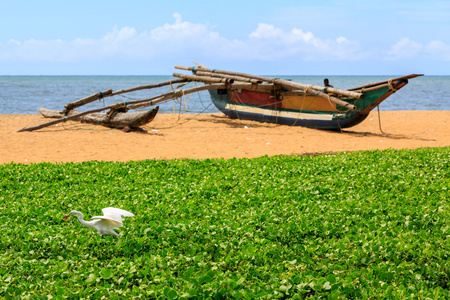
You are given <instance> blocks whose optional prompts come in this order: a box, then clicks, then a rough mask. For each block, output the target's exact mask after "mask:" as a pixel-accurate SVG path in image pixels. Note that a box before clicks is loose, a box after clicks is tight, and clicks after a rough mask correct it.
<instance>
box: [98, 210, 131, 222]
mask: <svg viewBox="0 0 450 300" xmlns="http://www.w3.org/2000/svg"><path fill="white" fill-rule="evenodd" d="M102 212H103V215H104V216H105V217H111V218H113V219H114V220H117V221H119V222H122V217H134V214H132V213H130V212H129V211H126V210H124V209H120V208H115V207H107V208H104V209H102Z"/></svg>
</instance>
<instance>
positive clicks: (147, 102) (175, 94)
mask: <svg viewBox="0 0 450 300" xmlns="http://www.w3.org/2000/svg"><path fill="white" fill-rule="evenodd" d="M180 80H181V79H180ZM185 81H186V80H184V79H183V82H185ZM172 82H174V81H172ZM230 84H232V83H213V84H210V85H202V86H195V87H192V88H188V89H185V90H175V91H172V92H167V93H164V94H161V95H158V96H155V97H151V98H147V99H141V100H133V101H128V102H119V103H115V104H112V105H108V106H105V107H101V108H96V109H91V110H88V111H84V112H80V113H78V114H73V115H70V116H65V117H62V118H60V119H56V120H53V121H50V122H47V123H44V124H40V125H36V126H31V127H25V128H22V129H20V130H19V131H18V132H24V131H34V130H38V129H42V128H45V127H48V126H51V125H55V124H58V123H62V122H66V121H69V120H72V119H77V118H80V117H82V116H84V115H87V114H92V113H97V112H101V111H104V110H108V109H111V110H117V109H120V108H129V109H136V108H139V107H146V106H151V105H156V104H158V103H160V102H163V101H167V100H170V99H173V98H179V97H182V96H183V95H187V94H192V93H196V92H200V91H206V90H212V89H224V88H226V87H227V86H229V85H230ZM232 86H233V88H247V89H252V84H251V83H237V84H232ZM264 86H265V87H266V88H268V89H270V88H273V85H270V86H267V85H263V87H264Z"/></svg>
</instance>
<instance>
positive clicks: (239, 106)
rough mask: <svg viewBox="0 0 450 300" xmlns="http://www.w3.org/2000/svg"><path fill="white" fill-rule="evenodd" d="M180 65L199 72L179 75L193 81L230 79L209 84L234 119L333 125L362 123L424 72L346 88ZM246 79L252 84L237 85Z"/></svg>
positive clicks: (220, 105)
mask: <svg viewBox="0 0 450 300" xmlns="http://www.w3.org/2000/svg"><path fill="white" fill-rule="evenodd" d="M176 68H178V69H184V70H189V69H190V70H191V71H192V72H193V73H194V74H195V75H196V76H194V77H192V76H183V75H181V76H180V74H174V75H175V76H178V77H181V78H186V79H190V80H195V77H201V78H199V79H197V80H198V81H204V82H207V79H206V77H207V76H209V77H213V78H222V79H227V80H228V84H227V85H226V88H223V89H210V90H209V93H210V95H211V101H212V102H213V103H214V105H215V106H216V107H217V108H218V109H219V110H220V111H221V112H223V113H224V114H225V115H227V116H228V117H230V118H232V119H242V120H254V121H260V122H268V123H276V124H283V125H290V126H304V127H310V128H318V129H330V130H340V129H343V128H348V127H352V126H355V125H357V124H359V123H361V122H362V121H364V119H366V118H367V116H368V115H369V113H370V112H371V111H372V110H373V109H374V108H375V107H377V106H378V105H379V104H380V103H381V102H382V101H384V100H385V99H386V98H388V97H389V96H391V95H392V94H394V93H395V92H397V91H398V90H400V89H401V88H403V87H404V86H405V85H406V84H408V79H411V78H415V77H419V76H423V75H418V74H412V75H408V76H402V77H398V78H391V79H388V80H386V81H381V82H375V83H370V84H366V85H363V86H360V87H355V88H352V89H346V90H342V89H337V88H334V87H326V86H314V85H307V84H302V83H297V82H292V81H288V80H282V79H277V78H268V77H262V76H255V75H249V74H244V73H236V72H229V71H218V70H211V69H206V68H204V67H203V68H202V67H193V68H186V67H180V66H176ZM199 75H200V76H199ZM244 80H245V81H246V82H249V83H252V85H251V86H249V87H243V88H242V87H241V88H237V84H238V82H242V81H244ZM231 81H232V82H231ZM213 82H215V83H216V82H217V81H213Z"/></svg>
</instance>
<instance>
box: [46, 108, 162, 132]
mask: <svg viewBox="0 0 450 300" xmlns="http://www.w3.org/2000/svg"><path fill="white" fill-rule="evenodd" d="M158 109H159V106H156V107H155V108H153V109H151V110H148V111H140V112H133V113H117V114H116V115H114V116H112V117H108V115H107V114H106V113H92V114H89V115H84V116H81V117H80V118H77V119H74V120H75V121H80V122H81V123H87V124H95V125H103V126H106V127H110V128H124V127H129V128H138V127H141V126H144V125H146V124H148V123H150V122H151V121H153V119H154V118H155V116H156V114H157V113H158ZM39 112H40V113H41V115H43V116H44V117H46V118H53V119H61V118H63V117H64V114H63V113H61V112H60V111H57V110H49V109H45V108H39ZM78 113H80V112H77V111H74V110H72V111H70V112H69V114H68V116H73V115H76V114H78Z"/></svg>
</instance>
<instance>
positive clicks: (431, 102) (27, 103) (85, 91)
mask: <svg viewBox="0 0 450 300" xmlns="http://www.w3.org/2000/svg"><path fill="white" fill-rule="evenodd" d="M404 75H405V74H403V75H265V76H270V77H275V78H282V79H288V80H292V81H296V82H302V83H305V84H313V85H323V79H324V78H328V79H329V80H330V83H331V84H332V85H333V86H334V87H336V88H341V89H348V88H352V87H358V86H361V85H364V84H368V83H372V82H377V81H384V80H388V79H390V78H396V77H401V76H404ZM174 78H175V77H173V76H172V75H2V76H0V114H28V113H39V111H38V108H39V107H44V108H47V109H53V110H61V109H62V108H64V105H65V104H66V103H69V102H73V101H76V100H78V99H81V98H84V97H87V96H89V95H92V94H94V93H96V92H99V91H104V90H108V89H112V90H120V89H124V88H131V87H134V86H139V85H147V84H152V83H157V82H162V81H167V80H171V79H174ZM449 85H450V76H446V75H425V76H422V77H418V78H413V79H410V80H409V83H408V85H406V86H405V87H404V88H402V89H401V90H400V91H398V92H396V93H395V94H393V95H392V96H390V97H389V98H388V99H386V100H385V101H383V102H382V103H381V104H380V109H381V110H450V96H449V95H448V93H447V92H446V87H448V86H449ZM174 88H176V87H174ZM167 91H170V87H165V88H158V89H152V90H143V91H138V92H134V93H130V94H125V95H123V96H114V97H110V98H104V99H102V100H101V103H99V102H98V101H96V102H94V103H91V104H88V105H86V106H84V107H83V110H85V109H92V108H98V107H101V106H100V105H102V106H103V105H110V104H113V103H116V102H122V101H126V99H132V100H136V99H143V98H149V97H153V96H156V95H158V94H161V93H164V92H167ZM188 98H189V102H188V104H187V105H184V104H183V105H180V104H179V103H178V102H177V104H176V105H177V106H178V109H179V111H182V112H184V113H219V110H218V109H217V108H215V106H214V105H213V104H212V102H211V101H210V98H209V94H208V92H206V91H205V92H200V93H196V94H192V95H191V96H186V101H187V99H188ZM180 107H184V108H183V109H180ZM175 110H176V109H175V105H174V103H172V101H167V102H165V103H163V104H161V105H160V112H163V113H164V112H174V111H175Z"/></svg>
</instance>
